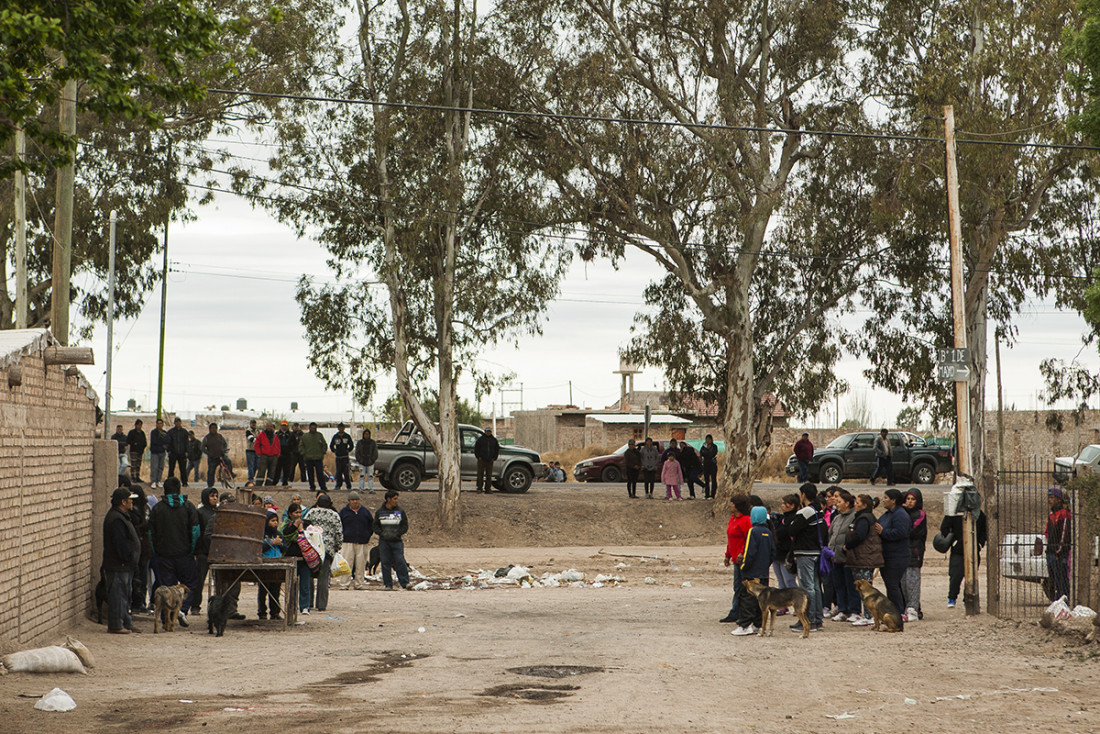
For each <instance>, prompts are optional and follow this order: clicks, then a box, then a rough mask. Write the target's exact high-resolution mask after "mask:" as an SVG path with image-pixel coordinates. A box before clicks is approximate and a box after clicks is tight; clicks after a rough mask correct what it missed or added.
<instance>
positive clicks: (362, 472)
mask: <svg viewBox="0 0 1100 734" xmlns="http://www.w3.org/2000/svg"><path fill="white" fill-rule="evenodd" d="M355 460H356V461H357V462H359V494H362V493H363V485H364V484H365V485H366V487H367V491H368V492H370V493H371V494H374V462H376V461H378V442H377V441H375V440H374V439H373V438H371V436H370V429H369V428H364V429H363V437H362V438H361V439H359V440H358V441H356V442H355Z"/></svg>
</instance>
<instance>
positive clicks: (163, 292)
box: [157, 139, 355, 425]
mask: <svg viewBox="0 0 1100 734" xmlns="http://www.w3.org/2000/svg"><path fill="white" fill-rule="evenodd" d="M171 163H172V141H171V139H169V140H168V152H167V154H166V156H165V159H164V168H165V174H164V188H165V192H164V194H165V198H168V169H169V166H170V165H171ZM171 218H172V210H171V208H169V210H168V212H167V213H166V214H165V215H164V265H163V266H162V268H161V275H160V360H159V362H158V364H157V418H164V321H165V315H166V314H167V311H168V221H169V220H170V219H171ZM354 423H355V422H354V421H352V425H354Z"/></svg>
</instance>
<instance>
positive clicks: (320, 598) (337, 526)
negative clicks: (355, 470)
mask: <svg viewBox="0 0 1100 734" xmlns="http://www.w3.org/2000/svg"><path fill="white" fill-rule="evenodd" d="M302 519H303V520H304V521H305V523H306V524H307V525H316V526H317V527H319V528H321V537H322V539H323V540H324V545H325V557H324V558H322V559H321V566H320V567H319V568H318V569H317V595H316V599H315V600H316V607H317V611H318V612H323V611H325V610H326V609H328V587H329V581H330V580H331V579H332V561H333V559H334V558H335V557H336V554H337V553H338V552H339V551H340V548H341V546H342V545H343V543H344V525H343V523H341V522H340V515H338V514H337V513H336V510H335V509H333V507H332V498H330V497H329V496H328V495H327V494H320V495H317V502H315V503H314V505H313V507H311V508H309V510H308V511H307V512H306V513H305V514H304V515H303V516H302Z"/></svg>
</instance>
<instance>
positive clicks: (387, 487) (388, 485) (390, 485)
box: [378, 477, 393, 489]
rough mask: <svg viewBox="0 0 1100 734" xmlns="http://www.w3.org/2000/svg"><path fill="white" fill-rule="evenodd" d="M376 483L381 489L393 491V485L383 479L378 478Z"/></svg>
mask: <svg viewBox="0 0 1100 734" xmlns="http://www.w3.org/2000/svg"><path fill="white" fill-rule="evenodd" d="M378 483H379V484H381V485H382V489H393V483H392V482H391V481H390V480H389V479H386V478H385V477H378Z"/></svg>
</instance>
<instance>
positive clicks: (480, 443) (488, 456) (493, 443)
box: [474, 426, 500, 494]
mask: <svg viewBox="0 0 1100 734" xmlns="http://www.w3.org/2000/svg"><path fill="white" fill-rule="evenodd" d="M474 456H475V457H476V458H477V482H476V487H477V491H478V492H484V493H485V494H489V492H491V491H492V489H491V485H492V483H493V462H495V461H496V460H497V457H498V456H500V442H499V441H497V439H496V436H494V435H493V429H492V428H491V427H490V426H485V432H484V433H482V434H481V435H480V436H478V438H477V441H475V442H474Z"/></svg>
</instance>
